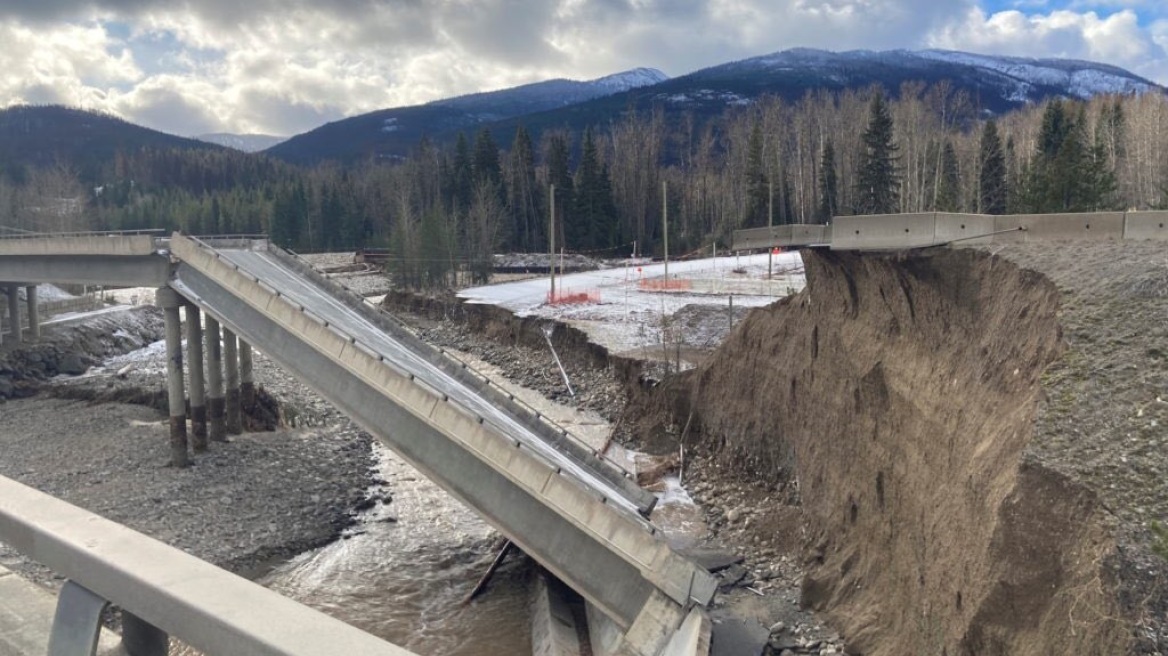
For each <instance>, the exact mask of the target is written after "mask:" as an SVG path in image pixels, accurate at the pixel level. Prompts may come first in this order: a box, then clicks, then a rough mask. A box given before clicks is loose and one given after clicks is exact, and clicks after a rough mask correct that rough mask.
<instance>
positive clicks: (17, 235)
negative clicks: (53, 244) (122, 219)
mask: <svg viewBox="0 0 1168 656" xmlns="http://www.w3.org/2000/svg"><path fill="white" fill-rule="evenodd" d="M168 234H169V233H168V232H167V231H166V230H163V229H155V228H146V229H142V230H83V231H74V232H28V231H21V232H0V239H45V238H46V237H133V236H139V235H151V236H154V237H165V236H166V235H168Z"/></svg>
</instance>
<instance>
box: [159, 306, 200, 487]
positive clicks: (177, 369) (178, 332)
mask: <svg viewBox="0 0 1168 656" xmlns="http://www.w3.org/2000/svg"><path fill="white" fill-rule="evenodd" d="M154 300H155V302H156V303H157V304H158V306H159V307H161V308H162V315H163V318H164V319H165V320H166V392H167V400H168V402H169V405H170V464H171V465H172V466H174V467H188V466H190V464H191V461H190V456H189V455H188V454H187V411H186V394H185V392H184V390H183V353H182V321H181V320H180V319H179V315H178V306H179V296H178V294H177V293H176V292H175V291H174V290H173V289H171V288H170V287H159V288H158V291H157V292H156V293H155V296H154Z"/></svg>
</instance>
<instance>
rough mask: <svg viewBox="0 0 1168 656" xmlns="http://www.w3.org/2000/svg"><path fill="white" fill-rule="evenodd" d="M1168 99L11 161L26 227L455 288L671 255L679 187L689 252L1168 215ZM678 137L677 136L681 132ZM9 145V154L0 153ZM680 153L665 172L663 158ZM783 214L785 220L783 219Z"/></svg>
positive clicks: (8, 221)
mask: <svg viewBox="0 0 1168 656" xmlns="http://www.w3.org/2000/svg"><path fill="white" fill-rule="evenodd" d="M1166 124H1168V99H1166V98H1165V97H1164V96H1163V95H1161V94H1158V93H1148V94H1144V95H1130V96H1099V97H1096V98H1093V99H1091V100H1089V101H1085V102H1084V101H1070V100H1055V101H1050V102H1047V103H1044V104H1042V105H1032V106H1029V107H1027V108H1025V109H1023V110H1020V111H1017V112H1013V113H1010V114H1006V115H1004V116H1000V117H998V118H997V119H996V120H995V121H986V120H983V119H981V118H980V117H979V116H978V114H977V112H976V111H975V109H974V104H973V102H972V101H971V99H970V98H968V97H967V96H966V95H965V94H964V93H963V92H960V91H955V90H954V88H953V87H952V86H951V85H949V84H947V83H944V82H943V83H940V84H937V85H933V86H931V87H929V86H925V85H923V84H906V85H904V86H903V87H902V88H900V89H898V90H897V93H896V94H888V95H886V94H885V93H883V92H881V91H879V90H878V89H869V90H862V91H842V92H837V93H831V92H818V93H810V94H808V95H806V96H805V97H803V98H802V99H800V100H799V101H797V102H787V101H783V100H781V99H778V98H765V99H762V100H760V101H758V102H755V103H752V104H749V105H746V106H741V107H734V108H731V109H728V110H726V112H725V113H724V114H723V115H722V116H721V117H720V118H719V119H718V120H717V121H714V122H710V123H708V124H706V125H705V126H704V127H701V128H699V127H698V124H697V122H696V121H690V122H687V121H686V119H685V116H684V115H682V116H681V117H680V118H679V119H677V120H670V121H667V120H666V117H665V110H664V109H662V108H660V107H659V108H657V109H656V110H655V111H651V112H641V113H632V114H626V115H624V116H622V117H620V118H619V119H616V120H612V121H609V122H606V123H602V124H597V125H593V126H591V127H588V128H586V129H584V130H582V131H580V132H572V131H568V130H546V131H544V132H543V133H542V134H538V135H533V134H530V133H528V132H527V131H526V130H525V129H519V130H517V132H516V134H515V137H514V139H513V140H511V141H510V142H509V143H502V144H500V143H498V142H497V141H496V140H495V139H494V137H493V136H492V134H491V133H490V132H489V131H487V130H485V129H484V130H480V131H479V132H477V133H475V134H464V135H462V136H461V137H460V138H459V139H458V140H457V141H456V142H455V143H454V144H453V145H452V146H450V147H438V146H436V145H433V144H431V143H429V142H427V141H426V140H424V139H423V140H422V141H420V142H419V143H418V144H417V146H416V147H415V149H414V151H413V153H412V154H411V155H410V156H409V157H407V158H405V159H404V160H402V161H400V162H395V163H386V162H380V163H369V162H366V163H362V164H358V165H352V166H347V167H342V166H339V165H323V166H318V167H314V168H303V167H297V166H294V165H290V164H286V163H282V162H279V161H277V160H273V159H271V158H269V157H266V156H263V155H254V154H246V153H241V152H237V151H231V150H226V149H217V148H209V149H193V148H174V147H170V148H166V147H141V148H125V149H118V150H116V152H114V153H113V155H112V156H111V157H109V158H108V159H107V160H106V161H104V162H101V163H100V165H98V166H94V165H90V164H86V165H84V166H82V165H79V164H78V163H77V162H74V161H70V160H69V159H66V158H61V159H58V160H56V161H54V162H52V163H49V164H41V163H29V164H27V165H25V166H17V167H14V166H9V167H8V168H7V170H6V173H5V174H4V175H3V177H2V178H0V215H2V216H4V217H6V218H5V219H4V220H3V221H0V224H2V225H4V226H6V227H7V228H10V229H23V230H60V229H80V228H93V229H129V228H144V227H158V228H165V229H179V230H185V231H188V232H191V233H202V234H211V233H226V232H267V233H270V234H271V236H272V238H273V239H274V240H276V241H277V242H278V243H280V244H283V245H286V246H290V247H292V248H295V249H297V250H302V251H313V250H325V249H345V248H353V247H355V246H359V245H363V244H365V245H383V246H384V245H392V247H393V248H394V250H395V254H396V259H397V261H398V262H399V263H400V266H399V273H400V274H401V275H402V276H403V280H408V281H412V282H415V283H417V284H440V283H441V282H442V281H444V280H445V279H446V276H447V272H448V271H449V269H450V268H451V267H453V266H463V267H469V268H470V269H472V270H477V271H478V272H480V274H485V272H486V270H487V268H488V265H487V263H488V262H489V255H490V254H491V253H493V252H500V251H538V250H541V249H544V248H546V244H547V225H548V223H547V221H548V219H547V217H548V192H549V185H550V184H554V185H555V187H556V216H557V228H556V229H557V232H558V235H557V239H556V243H557V244H560V245H563V246H564V247H565V248H567V249H568V250H569V251H574V252H594V253H598V254H612V255H625V254H629V253H631V252H632V249H633V243H634V242H636V243H637V245H638V250H639V251H641V252H645V253H653V252H654V251H655V250H656V249H658V248H659V242H660V236H661V234H660V230H661V222H660V217H661V206H662V202H663V191H662V190H663V186H664V188H665V189H667V190H668V191H667V194H668V203H669V208H670V212H669V213H670V217H671V221H670V231H671V235H670V244H671V248H672V249H674V250H675V251H682V252H685V251H692V250H697V249H699V248H706V247H708V245H709V243H710V241H711V240H717V241H718V242H719V243H723V244H724V243H726V242H727V241H728V238H729V235H730V232H731V231H732V230H734V229H736V228H740V227H745V226H758V225H765V224H766V222H767V220H768V213H769V212H771V211H773V217H774V221H775V223H786V222H823V221H827V220H829V218H830V217H831V216H832V215H838V214H847V213H872V212H882V211H892V212H899V211H906V212H910V211H926V210H934V209H936V210H953V211H965V212H987V213H1003V212H1022V211H1035V212H1039V211H1041V212H1056V211H1081V210H1093V209H1109V208H1114V209H1127V208H1136V209H1144V208H1152V207H1161V206H1162V205H1164V204H1165V198H1166V192H1165V187H1166V183H1168V131H1165V130H1163V129H1162V126H1163V125H1166ZM678 125H679V126H680V127H670V126H678ZM4 147H7V146H6V145H5V144H0V148H4ZM666 149H671V150H673V151H675V152H677V153H679V154H680V155H679V157H677V158H676V161H666V159H665V158H664V156H663V153H664V152H665V150H666ZM772 208H773V209H772Z"/></svg>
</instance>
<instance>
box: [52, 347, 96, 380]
mask: <svg viewBox="0 0 1168 656" xmlns="http://www.w3.org/2000/svg"><path fill="white" fill-rule="evenodd" d="M88 369H89V367H87V366H86V365H85V363H84V362H83V361H82V360H81V356H80V355H78V354H77V353H66V354H65V355H63V356H61V361H60V362H59V363H57V371H59V372H61V373H63V374H67V375H70V376H79V375H81V374H83V373H85V372H86V371H87V370H88Z"/></svg>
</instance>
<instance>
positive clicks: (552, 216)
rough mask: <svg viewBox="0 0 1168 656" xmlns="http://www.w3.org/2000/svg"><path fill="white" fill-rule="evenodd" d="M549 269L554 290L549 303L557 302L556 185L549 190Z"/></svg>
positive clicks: (549, 297)
mask: <svg viewBox="0 0 1168 656" xmlns="http://www.w3.org/2000/svg"><path fill="white" fill-rule="evenodd" d="M548 270H549V271H551V274H552V277H551V281H552V292H551V295H550V296H548V302H549V303H555V302H556V186H555V185H554V184H553V185H551V190H550V191H549V192H548Z"/></svg>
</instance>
